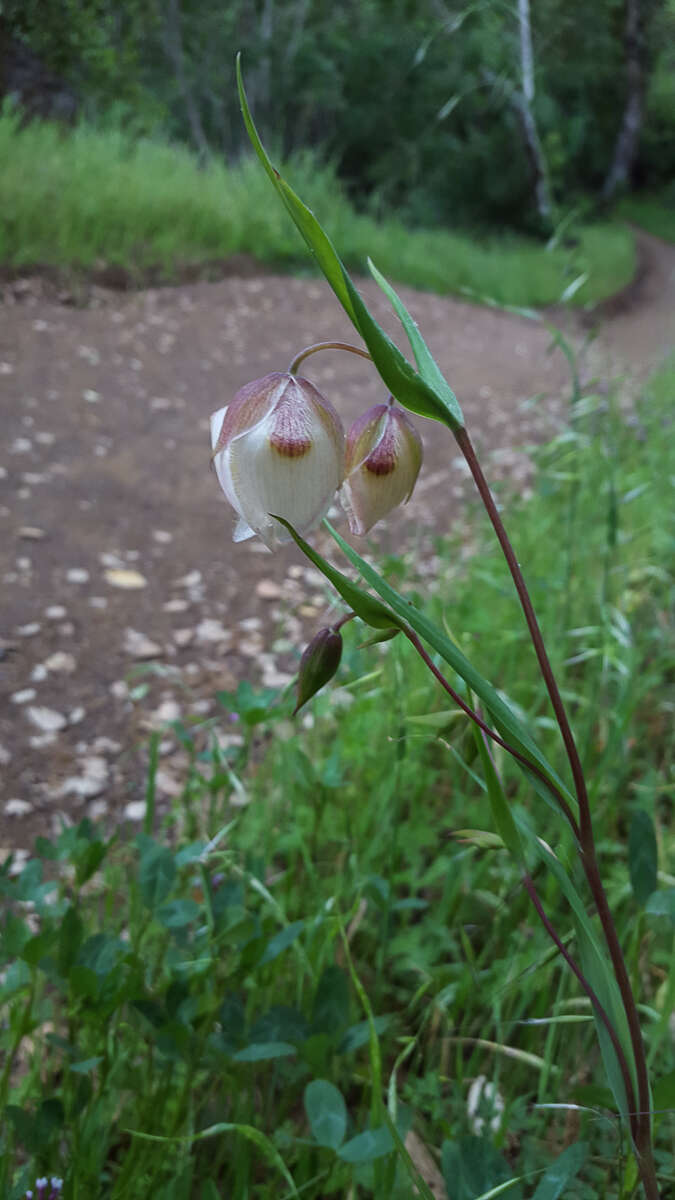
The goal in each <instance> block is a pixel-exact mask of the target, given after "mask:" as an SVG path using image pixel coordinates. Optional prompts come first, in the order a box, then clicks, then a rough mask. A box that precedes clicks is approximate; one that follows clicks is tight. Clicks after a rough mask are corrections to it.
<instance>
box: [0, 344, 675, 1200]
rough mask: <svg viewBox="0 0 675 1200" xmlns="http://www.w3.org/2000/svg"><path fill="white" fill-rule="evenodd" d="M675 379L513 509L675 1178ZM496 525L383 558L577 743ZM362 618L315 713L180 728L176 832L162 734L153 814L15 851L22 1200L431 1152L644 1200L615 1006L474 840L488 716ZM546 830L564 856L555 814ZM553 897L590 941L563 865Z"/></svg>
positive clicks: (517, 1175)
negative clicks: (610, 1066)
mask: <svg viewBox="0 0 675 1200" xmlns="http://www.w3.org/2000/svg"><path fill="white" fill-rule="evenodd" d="M674 384H675V360H673V361H671V362H670V363H669V364H667V366H666V367H665V368H664V370H663V371H662V372H660V373H659V374H658V375H657V376H655V377H654V378H653V379H652V380H651V381H650V384H649V386H648V388H647V390H646V392H645V394H644V395H643V397H642V398H641V400H640V402H639V403H637V404H635V405H633V404H629V403H628V402H626V403H625V404H620V403H619V400H618V398H616V397H614V396H609V397H607V396H601V395H595V394H592V393H589V394H586V395H584V396H583V397H581V398H580V399H578V400H577V401H576V402H575V404H574V406H573V408H572V410H571V415H570V424H569V428H568V430H567V431H566V432H565V433H564V434H562V435H561V436H560V437H558V438H557V439H556V441H555V442H553V443H551V444H550V445H548V446H547V447H545V448H544V449H543V450H540V451H537V452H536V454H537V460H538V474H537V480H536V486H535V495H534V496H533V498H532V499H530V500H529V501H527V502H524V503H521V504H515V503H514V502H513V501H512V500H510V499H509V498H508V497H505V501H506V502H507V503H508V506H509V510H510V511H509V525H510V527H511V532H512V534H513V537H514V541H515V544H516V546H517V548H518V552H519V556H520V558H521V561H522V562H523V565H524V568H525V570H526V574H527V576H528V580H529V582H530V585H531V587H532V590H533V593H534V597H535V601H536V604H537V607H538V609H539V611H540V614H541V619H542V625H543V627H544V630H545V632H546V633H547V634H548V635H549V637H548V640H549V643H550V648H551V650H552V651H553V657H554V663H555V665H556V667H557V668H559V670H560V672H561V676H562V680H563V684H564V691H565V698H566V700H567V701H568V703H569V705H570V708H571V711H572V713H573V719H574V724H575V728H576V731H577V734H578V740H579V742H580V745H581V748H582V751H583V757H584V763H585V767H586V770H587V775H588V778H589V780H590V783H591V788H592V800H593V810H594V815H595V820H596V824H597V829H598V836H599V843H600V849H601V853H602V859H603V867H604V871H605V875H606V877H607V879H608V885H609V895H610V901H611V903H612V906H613V909H614V912H615V914H616V917H617V921H618V925H619V929H620V933H621V936H622V941H623V944H624V947H625V949H626V952H627V956H628V961H629V966H630V970H631V973H632V975H633V979H634V982H635V985H636V987H637V991H638V993H639V996H640V999H641V1001H642V1009H641V1011H642V1014H643V1017H644V1035H645V1038H646V1040H647V1044H648V1054H649V1061H650V1063H651V1066H652V1070H653V1072H654V1083H655V1089H654V1109H655V1110H656V1115H655V1123H656V1126H657V1138H656V1145H657V1156H658V1166H659V1171H660V1178H661V1180H662V1181H663V1185H664V1186H666V1184H667V1182H668V1180H671V1179H672V1138H673V1118H672V1109H673V1107H674V1093H675V1075H674V1068H675V1062H674V1061H673V1058H674V1055H673V1045H672V1036H671V1032H670V1027H669V1019H670V1013H671V1012H672V1008H673V1001H674V999H675V968H674V967H673V957H672V930H673V921H674V920H675V916H674V907H673V902H674V897H675V890H674V889H675V879H673V877H672V875H669V874H668V873H667V869H668V861H669V856H670V858H671V861H672V849H673V824H672V803H673V794H672V783H669V782H668V778H667V769H668V762H669V761H670V758H669V755H670V754H672V704H671V703H670V701H669V699H668V692H667V678H668V673H669V671H670V672H672V666H673V641H672V627H671V626H670V624H669V621H670V617H669V614H672V611H673V593H674V591H675V587H674V581H673V577H672V574H671V573H670V564H671V563H672V546H673V530H672V526H670V525H669V524H668V522H667V520H666V519H665V518H664V513H667V512H669V511H672V505H669V504H668V496H667V489H668V487H669V482H668V480H669V474H668V471H669V468H668V461H667V455H668V427H669V422H670V421H671V420H672V414H671V412H670V398H671V397H672V391H673V386H674ZM671 483H672V480H671ZM473 537H474V546H473V553H472V554H471V555H470V556H469V557H468V558H467V556H466V555H465V554H462V553H461V549H462V548H461V546H460V545H459V544H453V543H452V542H449V541H447V540H446V539H439V541H438V544H437V556H436V561H435V562H434V564H433V567H434V575H435V576H436V577H437V579H438V586H437V588H436V589H435V591H434V593H433V595H432V596H431V597H429V594H428V592H429V585H428V582H427V581H428V578H429V576H428V574H427V566H428V564H422V563H419V562H417V561H416V559H415V557H414V556H413V555H411V556H409V557H407V558H400V557H394V556H392V557H390V558H388V559H387V560H386V562H385V564H384V565H385V567H386V570H387V573H388V576H389V578H390V579H391V580H392V581H393V582H394V583H395V584H396V586H397V587H399V588H400V589H401V590H403V591H404V592H405V593H406V594H407V595H409V596H410V597H411V598H412V599H420V600H425V599H426V601H427V602H428V603H430V604H431V607H432V608H433V609H434V610H435V614H436V616H437V617H438V616H440V617H441V618H442V619H443V620H444V621H445V622H446V623H447V625H448V626H449V627H451V628H452V630H453V633H454V634H455V636H456V637H458V638H459V640H460V642H461V643H462V645H463V648H464V649H465V650H466V652H467V653H469V655H470V656H471V657H472V658H473V659H475V661H476V663H477V665H478V666H479V667H481V665H483V666H485V665H487V664H489V667H490V672H491V675H492V677H493V678H496V679H497V680H499V681H501V682H503V686H504V687H507V688H508V690H509V694H510V696H511V698H512V700H513V701H514V702H515V703H516V704H518V705H520V706H521V707H522V709H524V710H525V711H526V712H527V714H528V715H529V717H530V719H531V720H532V721H534V722H535V724H536V725H537V728H538V731H539V733H540V735H541V740H542V742H544V743H545V742H546V741H549V742H550V744H551V745H555V741H554V738H555V732H554V730H553V727H552V721H551V719H550V714H549V712H548V709H547V706H546V703H545V699H544V696H543V692H542V687H541V684H540V682H539V680H538V676H537V673H536V670H535V667H534V664H533V662H532V660H531V655H530V653H529V649H528V646H527V642H526V635H525V633H524V631H523V629H522V627H521V621H520V617H519V614H518V611H517V608H516V604H515V601H514V600H513V598H512V595H511V591H510V587H509V585H508V581H507V578H506V574H505V568H504V567H503V565H502V561H501V559H500V557H499V556H498V554H497V553H496V552H495V551H493V549H492V547H491V544H490V543H489V542H488V541H487V533H486V531H485V530H484V529H483V526H482V523H478V522H477V523H476V524H475V527H474V534H473ZM355 625H356V623H352V624H351V625H350V626H347V627H346V636H347V648H346V652H345V656H344V660H343V664H342V666H341V668H340V673H339V675H338V678H337V681H336V684H335V686H334V687H333V688H332V689H331V690H330V691H327V692H326V693H324V694H321V695H319V696H318V697H317V698H316V699H315V700H314V701H313V702H312V705H311V708H309V709H308V710H305V711H306V715H305V716H304V719H302V718H301V719H300V723H299V725H298V723H297V722H296V723H295V724H293V723H291V720H290V711H291V709H292V706H293V698H292V697H291V696H290V695H286V694H279V693H274V692H271V691H260V690H256V689H255V688H252V687H251V686H250V685H248V684H242V685H240V687H239V689H238V691H237V692H236V693H234V694H232V693H222V694H221V695H220V697H219V699H220V701H221V704H222V706H223V720H222V722H206V723H205V722H204V721H203V720H201V721H200V720H195V722H194V723H190V722H186V723H185V724H181V725H177V726H176V727H175V728H176V731H177V733H178V735H179V736H180V737H181V738H182V740H183V742H184V745H185V746H186V748H187V749H188V751H189V753H190V760H191V767H190V769H189V771H188V772H187V773H186V777H185V781H184V789H183V793H182V796H181V797H180V798H179V799H178V800H177V801H176V805H175V808H174V810H173V812H172V814H171V815H170V817H169V818H168V819H167V820H166V821H165V822H162V823H160V822H159V821H158V819H157V818H156V816H155V811H154V783H153V781H154V778H155V772H156V769H157V750H158V745H157V741H156V740H153V741H152V743H151V745H150V756H149V757H150V765H149V771H148V781H147V812H146V819H145V824H144V830H143V833H141V834H140V835H138V836H137V837H136V838H135V839H134V840H133V841H130V840H128V839H127V838H125V836H124V834H123V833H122V832H117V833H114V834H113V835H112V836H110V835H108V834H106V833H104V832H103V831H102V830H100V829H96V828H94V827H93V826H92V825H90V824H88V823H86V822H84V823H82V824H80V825H76V826H73V827H70V828H66V829H64V830H63V832H62V833H61V835H60V836H59V837H58V838H55V839H53V840H47V839H41V840H39V841H38V843H37V845H36V848H35V854H34V856H33V857H32V858H31V860H30V861H29V862H28V863H27V864H26V865H25V866H23V867H22V869H21V870H20V872H17V873H14V872H13V870H12V866H11V863H9V862H8V863H5V865H4V867H3V869H2V873H1V874H0V888H1V890H2V893H3V936H2V949H1V954H2V974H1V976H0V979H1V983H0V996H1V998H2V1005H3V1014H4V1015H3V1021H2V1025H1V1026H0V1045H1V1046H2V1059H3V1063H4V1065H3V1068H2V1071H1V1073H0V1107H2V1109H3V1112H4V1118H5V1119H4V1121H3V1124H2V1133H1V1134H0V1191H1V1192H2V1195H3V1196H5V1195H6V1196H8V1197H11V1198H12V1200H14V1198H17V1200H18V1198H19V1197H23V1196H24V1194H25V1192H26V1189H27V1188H29V1187H30V1186H32V1184H33V1182H34V1180H35V1178H36V1177H37V1176H45V1175H49V1176H51V1175H55V1176H58V1177H59V1178H62V1179H63V1180H64V1185H63V1192H62V1194H63V1196H64V1197H68V1198H70V1197H90V1196H91V1197H102V1198H106V1200H109V1198H110V1200H112V1198H116V1200H120V1198H121V1197H125V1198H126V1197H129V1198H133V1197H138V1198H139V1200H141V1198H145V1197H148V1196H151V1195H152V1196H153V1197H158V1198H160V1200H174V1198H176V1200H183V1198H185V1200H188V1198H192V1197H199V1198H200V1200H211V1198H214V1197H217V1196H220V1195H228V1196H232V1197H234V1198H236V1200H239V1198H242V1200H243V1197H248V1196H256V1197H261V1198H262V1200H264V1198H265V1197H270V1198H271V1197H272V1196H274V1197H279V1196H294V1195H296V1194H299V1195H302V1196H306V1197H314V1198H315V1200H319V1198H320V1197H324V1196H330V1195H336V1196H345V1195H353V1196H355V1197H357V1196H364V1197H365V1196H369V1195H374V1196H376V1197H385V1196H387V1197H389V1196H393V1197H401V1198H403V1197H406V1198H407V1197H410V1196H412V1195H413V1194H414V1193H413V1182H412V1180H413V1179H416V1167H415V1162H416V1163H418V1164H420V1162H421V1158H420V1154H419V1146H420V1144H421V1143H422V1144H424V1145H426V1146H427V1147H430V1148H432V1149H433V1152H434V1153H433V1155H432V1160H431V1162H432V1168H433V1170H432V1169H429V1168H426V1167H425V1168H424V1172H425V1174H426V1178H428V1179H429V1180H431V1182H432V1185H433V1188H434V1193H433V1194H436V1195H443V1194H444V1193H443V1190H442V1188H443V1187H444V1186H447V1194H448V1195H450V1196H452V1197H453V1198H455V1197H458V1198H459V1200H475V1197H477V1196H481V1195H482V1194H483V1193H484V1192H487V1191H488V1190H489V1189H491V1188H494V1187H496V1186H498V1185H499V1184H500V1183H505V1182H507V1181H511V1186H510V1187H509V1189H508V1191H507V1192H506V1194H507V1195H510V1196H514V1197H536V1200H546V1198H549V1200H551V1198H553V1197H556V1196H560V1195H564V1196H565V1197H571V1198H572V1200H574V1198H575V1197H576V1198H577V1200H591V1197H593V1198H596V1197H606V1198H608V1200H609V1198H610V1197H611V1198H613V1200H614V1198H616V1200H618V1197H620V1196H621V1197H627V1196H629V1195H631V1194H632V1192H633V1190H634V1187H635V1179H634V1178H632V1176H631V1175H630V1172H629V1171H627V1169H626V1166H625V1164H626V1161H627V1158H626V1155H625V1134H624V1133H623V1131H622V1129H621V1127H620V1125H619V1124H618V1122H617V1120H616V1117H615V1115H614V1113H613V1104H612V1100H611V1095H610V1094H609V1093H608V1092H607V1091H606V1089H605V1088H604V1086H603V1074H602V1068H601V1064H600V1060H599V1057H598V1055H597V1052H596V1049H595V1040H594V1035H593V1032H592V1022H591V1016H590V1013H589V1011H588V1007H587V1006H586V1005H585V1004H584V1002H583V999H582V998H581V997H580V996H579V992H578V989H577V987H576V985H575V984H574V982H573V980H571V978H570V976H569V974H568V972H566V971H565V970H563V969H561V966H560V963H559V960H558V959H557V958H556V957H555V955H554V954H553V952H552V951H551V948H550V943H549V942H548V940H547V938H546V936H545V934H544V932H543V930H542V929H541V928H540V927H539V926H538V924H537V922H536V918H535V916H534V913H533V911H532V909H531V907H530V906H529V902H528V900H527V897H526V896H525V895H524V893H523V891H522V888H521V886H520V884H519V880H518V876H517V873H516V871H515V870H514V868H512V866H511V865H510V862H509V861H507V860H506V859H505V857H504V855H503V854H502V853H501V852H500V851H499V850H497V849H495V848H494V843H493V842H491V840H490V839H489V838H486V837H484V836H483V835H482V834H481V833H480V831H481V830H482V829H485V828H486V827H487V826H488V825H489V815H488V804H487V800H486V797H485V794H484V791H483V788H482V784H481V781H480V777H479V773H477V772H476V770H475V764H474V759H473V753H474V752H473V749H472V747H473V742H472V739H471V737H470V731H469V730H468V729H467V728H466V726H465V723H464V720H463V718H461V717H459V716H458V715H457V714H456V713H455V712H452V711H449V710H448V706H447V704H446V703H445V700H444V697H443V696H442V694H441V693H440V692H438V691H437V690H436V688H435V685H434V683H433V681H432V680H431V679H430V677H429V676H428V674H427V673H426V672H425V670H424V668H423V666H422V664H421V663H420V661H419V660H418V659H417V658H416V657H414V656H413V655H412V654H411V652H410V651H409V649H408V647H407V646H405V645H400V644H399V641H398V640H395V641H393V642H388V643H385V644H383V645H381V646H377V647H374V648H372V649H370V650H363V649H360V648H359V647H360V644H361V643H362V642H363V640H364V634H363V631H362V630H359V629H357V628H356V627H355ZM495 630H499V631H500V632H499V635H498V636H495ZM366 636H367V635H366ZM406 693H407V700H406V699H405V694H406ZM223 726H226V727H227V728H228V729H229V730H230V731H232V730H235V731H236V733H237V736H236V737H234V738H232V737H227V738H224V737H223V736H222V727H223ZM498 765H499V766H500V767H501V768H502V769H503V770H504V772H505V779H506V782H507V785H508V790H509V795H510V798H511V800H512V803H513V804H514V805H519V806H522V808H523V810H525V811H532V808H533V805H534V804H535V803H536V801H534V800H533V797H532V795H531V794H530V793H529V792H528V791H527V789H526V788H525V786H524V784H523V783H522V780H521V777H520V775H519V774H517V773H516V772H513V771H511V770H510V769H509V767H508V763H506V762H501V761H499V760H498ZM536 821H537V828H538V829H539V831H540V832H541V833H542V836H544V837H548V838H549V839H550V840H551V841H554V842H555V845H556V850H557V851H558V853H561V854H564V853H565V851H566V844H565V842H564V838H563V841H562V843H561V840H560V839H561V834H560V827H559V825H558V823H557V822H556V818H555V816H554V814H553V813H550V814H549V813H548V810H547V809H544V810H543V812H542V806H541V802H539V803H538V806H537V813H536ZM657 860H658V865H659V866H660V867H661V870H657ZM538 883H539V884H540V890H541V895H542V897H543V899H544V902H545V904H546V906H547V908H548V909H549V911H550V912H551V913H555V914H556V916H557V918H558V921H559V924H560V925H561V926H562V927H564V925H565V913H564V906H563V902H562V900H561V898H560V895H559V893H558V891H557V889H556V887H555V885H554V883H553V882H552V881H551V880H547V879H545V878H543V877H542V879H541V880H538ZM570 929H571V923H570ZM570 936H571V934H570ZM558 1106H562V1107H558ZM669 1110H670V1111H669ZM411 1131H412V1132H413V1133H414V1134H415V1137H416V1139H417V1141H413V1140H411ZM420 1140H421V1143H420ZM404 1142H405V1145H407V1146H408V1147H409V1148H410V1152H411V1154H412V1155H413V1159H414V1162H413V1161H412V1160H409V1159H408V1158H406V1155H405V1153H401V1151H400V1147H401V1145H402V1144H403V1143H404ZM397 1149H398V1151H399V1153H396V1151H397ZM443 1181H445V1185H444V1183H443ZM426 1194H428V1193H426Z"/></svg>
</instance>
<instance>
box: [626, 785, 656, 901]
mask: <svg viewBox="0 0 675 1200" xmlns="http://www.w3.org/2000/svg"><path fill="white" fill-rule="evenodd" d="M628 865H629V868H630V881H631V884H632V886H633V895H634V896H635V899H636V900H637V902H638V904H641V905H643V906H644V905H645V904H646V902H647V900H648V899H649V897H650V896H651V894H652V892H655V891H656V888H657V884H658V880H657V876H656V870H657V849H656V834H655V833H654V823H653V821H652V819H651V817H650V815H649V813H646V812H645V811H644V810H643V809H638V810H637V812H634V813H633V816H632V818H631V823H630V830H629V832H628Z"/></svg>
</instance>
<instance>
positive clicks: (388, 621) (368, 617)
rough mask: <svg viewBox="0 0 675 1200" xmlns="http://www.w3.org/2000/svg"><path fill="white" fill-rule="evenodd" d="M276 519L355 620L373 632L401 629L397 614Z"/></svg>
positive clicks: (281, 519) (293, 530)
mask: <svg viewBox="0 0 675 1200" xmlns="http://www.w3.org/2000/svg"><path fill="white" fill-rule="evenodd" d="M272 516H274V513H272ZM275 519H276V520H277V521H279V522H280V524H282V525H284V526H285V528H286V529H287V530H288V532H289V533H290V535H291V537H292V538H293V540H294V542H295V544H296V546H298V548H299V549H300V550H302V552H303V554H304V555H306V557H307V558H308V559H309V561H310V562H313V563H314V566H315V567H317V568H318V569H319V571H321V573H322V575H325V576H326V579H328V580H329V581H330V583H332V585H333V587H334V588H335V590H336V591H337V592H338V593H339V594H340V596H342V599H343V600H344V601H345V603H347V604H348V605H349V607H350V608H353V610H354V612H355V613H356V615H357V617H360V618H361V620H362V621H365V623H366V625H372V626H373V628H374V629H391V628H395V629H401V628H402V626H403V622H402V621H401V620H400V619H399V617H397V616H396V613H394V612H392V611H391V610H390V609H389V608H387V606H386V605H385V604H381V603H380V601H379V600H375V598H374V597H373V596H369V595H368V592H365V591H364V590H363V588H360V587H359V586H358V584H356V583H352V581H351V579H348V578H347V576H346V575H343V574H342V571H338V569H337V567H334V566H333V565H332V563H329V562H328V561H327V560H326V559H325V558H323V556H322V555H321V554H319V552H318V550H315V549H314V547H313V546H310V545H309V543H308V542H306V541H305V539H304V538H302V537H300V534H299V533H298V532H297V531H296V530H295V529H294V528H293V526H292V525H291V524H290V523H289V522H288V521H286V520H285V518H284V517H275Z"/></svg>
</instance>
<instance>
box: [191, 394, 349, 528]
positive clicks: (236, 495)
mask: <svg viewBox="0 0 675 1200" xmlns="http://www.w3.org/2000/svg"><path fill="white" fill-rule="evenodd" d="M211 448H212V450H213V462H214V465H215V468H216V473H217V475H218V481H219V483H220V486H221V487H222V489H223V491H224V493H225V495H226V496H227V499H228V500H229V502H230V504H231V505H232V507H233V508H234V509H235V510H236V511H237V512H238V513H239V521H238V522H237V526H236V528H235V531H234V540H235V542H241V541H243V540H244V539H245V538H249V537H252V536H253V535H254V534H256V533H257V534H259V535H260V537H261V538H262V540H263V542H264V543H265V545H266V546H267V547H268V548H269V549H270V550H272V549H274V547H275V546H277V545H279V544H280V543H281V542H287V541H289V540H290V535H289V534H288V533H287V532H286V530H285V529H284V528H283V527H282V526H281V525H280V524H279V523H278V521H275V520H274V516H278V517H284V518H285V520H287V521H289V522H290V524H291V525H292V526H293V527H294V529H297V531H298V533H301V534H305V533H308V532H309V531H310V530H311V529H314V528H315V527H316V526H317V525H318V524H319V522H320V521H321V520H322V519H323V518H324V517H325V515H326V513H327V512H328V509H329V507H330V504H331V501H332V499H333V496H334V495H335V492H336V491H337V489H338V488H339V486H340V484H341V483H342V479H343V476H344V431H343V428H342V422H341V421H340V418H339V416H338V414H337V413H336V411H335V409H334V408H333V405H332V404H331V403H330V402H329V401H328V400H326V399H324V397H323V396H322V395H321V393H320V392H318V391H317V390H316V388H315V387H313V385H312V384H311V383H309V381H308V380H307V379H302V378H300V377H299V376H294V375H288V374H280V373H279V372H273V373H272V374H271V375H265V376H264V378H263V379H255V380H254V381H253V382H252V383H247V384H245V385H244V387H243V388H240V390H239V391H238V392H237V394H236V396H235V397H234V400H233V401H232V403H231V404H229V405H227V406H226V407H225V408H221V409H219V410H218V412H215V413H213V415H212V417H211ZM271 514H274V516H272V515H271Z"/></svg>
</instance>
